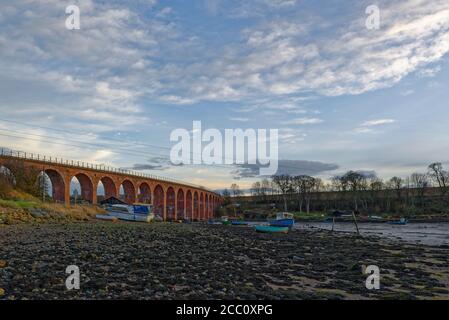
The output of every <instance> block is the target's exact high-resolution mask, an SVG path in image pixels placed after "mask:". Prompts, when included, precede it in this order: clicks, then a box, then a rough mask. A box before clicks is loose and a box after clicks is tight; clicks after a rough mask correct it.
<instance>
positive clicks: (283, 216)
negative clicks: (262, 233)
mask: <svg viewBox="0 0 449 320" xmlns="http://www.w3.org/2000/svg"><path fill="white" fill-rule="evenodd" d="M268 222H269V223H270V226H273V227H287V228H292V227H293V225H294V224H295V219H293V214H291V213H288V212H279V213H277V214H276V220H269V221H268Z"/></svg>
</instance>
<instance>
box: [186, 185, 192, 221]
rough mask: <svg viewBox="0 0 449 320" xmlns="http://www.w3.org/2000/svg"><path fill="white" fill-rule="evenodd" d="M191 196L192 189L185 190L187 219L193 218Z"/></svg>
mask: <svg viewBox="0 0 449 320" xmlns="http://www.w3.org/2000/svg"><path fill="white" fill-rule="evenodd" d="M192 206H193V196H192V191H191V190H187V193H186V216H187V219H193V208H192Z"/></svg>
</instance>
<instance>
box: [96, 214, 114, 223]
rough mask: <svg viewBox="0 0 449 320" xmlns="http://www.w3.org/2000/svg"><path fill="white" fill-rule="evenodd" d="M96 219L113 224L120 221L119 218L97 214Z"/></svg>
mask: <svg viewBox="0 0 449 320" xmlns="http://www.w3.org/2000/svg"><path fill="white" fill-rule="evenodd" d="M95 218H96V219H98V220H104V221H112V222H115V221H117V220H118V218H117V217H113V216H110V215H108V214H97V215H96V216H95Z"/></svg>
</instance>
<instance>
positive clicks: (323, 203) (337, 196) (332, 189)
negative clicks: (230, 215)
mask: <svg viewBox="0 0 449 320" xmlns="http://www.w3.org/2000/svg"><path fill="white" fill-rule="evenodd" d="M249 191H250V194H251V196H253V198H252V200H253V201H254V202H256V203H258V204H260V205H263V204H266V205H268V204H275V205H276V206H277V207H278V208H279V209H282V210H285V211H288V210H295V211H299V212H307V213H309V212H311V211H328V210H333V209H341V210H353V211H363V212H367V213H401V214H406V213H408V214H421V213H444V212H447V210H448V209H447V208H448V204H449V201H448V200H449V199H448V191H449V172H448V171H446V170H445V169H444V167H443V165H442V164H441V163H432V164H431V165H429V166H428V168H427V172H424V173H419V172H416V173H413V174H411V175H410V176H407V177H405V178H402V177H398V176H394V177H392V178H390V179H388V180H384V179H381V178H379V177H378V176H377V175H375V174H372V173H370V174H367V173H365V172H359V171H353V170H351V171H348V172H346V173H344V174H342V175H336V176H334V177H332V178H331V179H330V180H329V181H323V180H322V179H320V178H317V177H312V176H309V175H298V176H292V175H275V176H272V177H271V178H270V179H268V178H266V179H263V180H261V181H258V182H255V183H254V184H253V185H252V187H251V189H250V190H249ZM243 195H244V193H243V192H242V190H240V188H239V186H238V185H237V184H233V185H232V186H231V188H230V190H228V189H226V190H224V192H223V196H224V198H225V203H226V202H228V203H229V202H232V198H236V197H241V196H243Z"/></svg>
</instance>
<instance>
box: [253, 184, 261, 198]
mask: <svg viewBox="0 0 449 320" xmlns="http://www.w3.org/2000/svg"><path fill="white" fill-rule="evenodd" d="M261 189H262V186H261V184H260V182H254V183H253V185H252V186H251V194H252V195H253V196H256V197H257V196H260V195H261Z"/></svg>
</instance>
